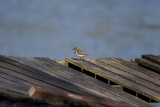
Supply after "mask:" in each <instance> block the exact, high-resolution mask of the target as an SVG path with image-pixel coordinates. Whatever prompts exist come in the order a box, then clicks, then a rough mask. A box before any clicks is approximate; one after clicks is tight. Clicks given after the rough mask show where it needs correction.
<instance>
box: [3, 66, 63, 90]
mask: <svg viewBox="0 0 160 107" xmlns="http://www.w3.org/2000/svg"><path fill="white" fill-rule="evenodd" d="M0 69H1V70H0V75H7V77H8V76H9V77H8V79H11V80H12V81H15V82H17V83H19V82H20V83H22V84H25V85H29V86H41V87H44V88H47V89H57V90H61V89H60V88H57V87H55V86H53V85H50V84H46V83H44V82H43V81H39V80H37V79H34V78H31V77H29V76H26V75H23V74H20V73H17V72H14V71H11V70H8V69H5V68H2V67H0ZM5 78H6V77H5Z"/></svg>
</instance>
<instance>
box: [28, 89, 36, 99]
mask: <svg viewBox="0 0 160 107" xmlns="http://www.w3.org/2000/svg"><path fill="white" fill-rule="evenodd" d="M35 92H36V89H35V87H33V86H32V87H31V88H30V89H29V91H28V94H29V96H30V97H32V96H33V94H34V93H35Z"/></svg>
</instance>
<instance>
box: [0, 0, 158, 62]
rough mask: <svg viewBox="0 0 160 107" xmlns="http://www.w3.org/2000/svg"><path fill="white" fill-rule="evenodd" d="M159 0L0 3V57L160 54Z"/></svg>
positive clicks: (5, 0)
mask: <svg viewBox="0 0 160 107" xmlns="http://www.w3.org/2000/svg"><path fill="white" fill-rule="evenodd" d="M159 10H160V0H120V1H117V0H79V1H75V0H34V1H32V0H25V1H22V0H1V1H0V54H3V55H10V56H25V57H35V56H40V57H49V58H51V59H55V60H64V59H65V58H73V57H76V56H75V55H74V53H73V51H72V50H71V49H72V48H74V47H75V46H77V47H79V48H80V49H81V50H84V51H85V52H86V53H88V54H89V56H88V58H99V57H119V58H122V59H125V60H129V59H130V58H133V59H134V58H136V57H141V55H142V54H155V55H160V45H159V41H160V36H159V34H160V18H159V17H160V12H159Z"/></svg>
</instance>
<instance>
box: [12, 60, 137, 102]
mask: <svg viewBox="0 0 160 107" xmlns="http://www.w3.org/2000/svg"><path fill="white" fill-rule="evenodd" d="M37 59H38V60H34V59H31V58H19V59H18V60H19V61H20V62H21V63H23V64H27V65H30V66H32V67H36V68H37V69H39V70H43V71H45V72H50V74H51V75H57V76H60V77H63V78H65V79H67V80H68V81H70V82H72V83H74V84H76V85H78V86H80V87H83V88H87V89H89V90H90V91H91V92H96V93H101V95H102V94H103V96H104V97H105V98H110V99H112V100H115V101H120V102H126V101H127V100H128V99H126V98H123V97H122V93H120V94H119V95H117V94H118V93H113V91H112V92H110V90H113V88H112V87H111V86H109V85H107V84H104V83H103V82H98V84H96V83H97V80H96V79H93V78H91V77H89V76H86V75H85V74H83V73H80V72H77V71H75V70H74V71H73V73H70V72H68V71H70V70H71V69H68V68H67V67H64V66H62V65H60V64H58V63H56V62H55V61H53V60H52V61H51V60H49V59H48V58H37ZM15 60H17V59H15ZM40 62H41V63H40ZM62 68H65V69H62ZM75 72H77V73H78V75H77V73H76V75H75ZM80 75H83V77H84V78H85V77H87V78H85V79H84V78H82V77H80ZM86 79H87V80H86ZM107 87H109V89H107ZM123 94H124V92H123ZM127 97H128V98H132V97H131V96H127ZM133 101H134V98H132V99H130V101H129V102H130V103H131V102H133ZM137 101H138V100H137V99H136V101H135V102H136V103H137ZM135 102H134V103H135ZM127 103H128V101H127ZM134 103H131V104H134Z"/></svg>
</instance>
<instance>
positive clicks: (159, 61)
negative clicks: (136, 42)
mask: <svg viewBox="0 0 160 107" xmlns="http://www.w3.org/2000/svg"><path fill="white" fill-rule="evenodd" d="M142 58H144V59H146V60H149V61H151V62H153V63H156V64H160V57H158V56H155V55H142Z"/></svg>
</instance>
